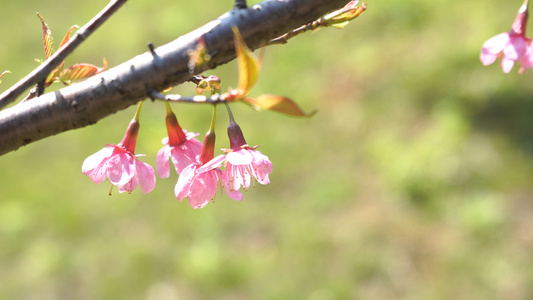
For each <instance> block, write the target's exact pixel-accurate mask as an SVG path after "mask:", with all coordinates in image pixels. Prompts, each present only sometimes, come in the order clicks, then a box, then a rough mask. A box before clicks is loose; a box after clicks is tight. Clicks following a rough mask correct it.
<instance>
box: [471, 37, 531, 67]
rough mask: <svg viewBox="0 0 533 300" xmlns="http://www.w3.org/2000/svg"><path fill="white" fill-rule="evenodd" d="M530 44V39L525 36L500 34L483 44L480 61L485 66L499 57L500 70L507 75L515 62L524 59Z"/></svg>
mask: <svg viewBox="0 0 533 300" xmlns="http://www.w3.org/2000/svg"><path fill="white" fill-rule="evenodd" d="M530 44H531V41H530V39H529V38H527V37H525V36H522V35H511V34H509V33H507V32H506V33H501V34H498V35H497V36H494V37H492V38H490V39H489V40H487V41H486V42H485V43H484V44H483V48H482V49H481V55H480V59H481V62H482V63H483V65H485V66H487V65H490V64H492V63H493V62H494V61H496V59H497V58H498V57H501V65H502V69H503V71H504V72H505V73H509V72H510V71H511V69H512V68H513V66H514V63H515V62H516V61H522V60H523V59H525V57H524V56H525V55H526V53H527V52H528V47H530ZM526 59H529V58H526Z"/></svg>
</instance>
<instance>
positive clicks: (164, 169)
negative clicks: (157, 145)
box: [155, 145, 170, 178]
mask: <svg viewBox="0 0 533 300" xmlns="http://www.w3.org/2000/svg"><path fill="white" fill-rule="evenodd" d="M169 151H170V149H169V148H168V146H167V145H165V146H164V147H163V148H161V150H159V152H157V157H156V160H155V161H156V163H155V168H156V171H157V175H159V177H161V178H168V177H169V176H170V162H169V159H168V152H169Z"/></svg>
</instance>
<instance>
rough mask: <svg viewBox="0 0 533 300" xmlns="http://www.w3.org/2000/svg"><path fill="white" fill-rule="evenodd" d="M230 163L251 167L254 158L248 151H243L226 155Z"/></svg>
mask: <svg viewBox="0 0 533 300" xmlns="http://www.w3.org/2000/svg"><path fill="white" fill-rule="evenodd" d="M226 159H227V160H228V162H230V163H231V164H234V165H249V164H251V163H252V161H253V159H254V158H253V156H252V154H251V153H250V150H248V149H241V150H238V151H233V152H230V153H228V154H227V155H226Z"/></svg>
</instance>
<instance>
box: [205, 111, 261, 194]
mask: <svg viewBox="0 0 533 300" xmlns="http://www.w3.org/2000/svg"><path fill="white" fill-rule="evenodd" d="M228 137H229V140H230V146H231V149H229V150H225V151H226V155H225V156H224V155H220V156H218V157H216V158H214V159H213V160H212V161H211V162H210V164H208V166H209V165H210V167H213V168H214V167H217V168H218V167H220V166H222V165H223V164H225V168H224V171H223V172H222V184H223V185H224V187H225V188H226V191H230V192H233V191H238V190H239V189H240V187H241V186H242V187H243V188H244V189H248V188H249V187H250V184H251V183H252V181H253V179H255V180H256V181H257V182H259V183H261V184H269V183H270V179H269V178H268V174H270V173H271V172H272V162H270V160H269V159H268V157H267V156H266V155H263V154H262V153H261V152H259V151H257V150H255V149H256V148H257V147H258V146H256V147H250V146H248V145H247V144H246V140H245V139H244V135H243V134H242V130H241V128H240V126H239V125H238V124H237V123H235V121H234V120H233V119H232V120H231V121H230V124H229V126H228ZM200 170H201V169H200Z"/></svg>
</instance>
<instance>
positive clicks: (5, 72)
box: [0, 70, 11, 83]
mask: <svg viewBox="0 0 533 300" xmlns="http://www.w3.org/2000/svg"><path fill="white" fill-rule="evenodd" d="M7 73H11V72H10V71H9V70H7V71H4V72H2V74H0V83H2V77H3V76H4V75H6V74H7Z"/></svg>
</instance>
